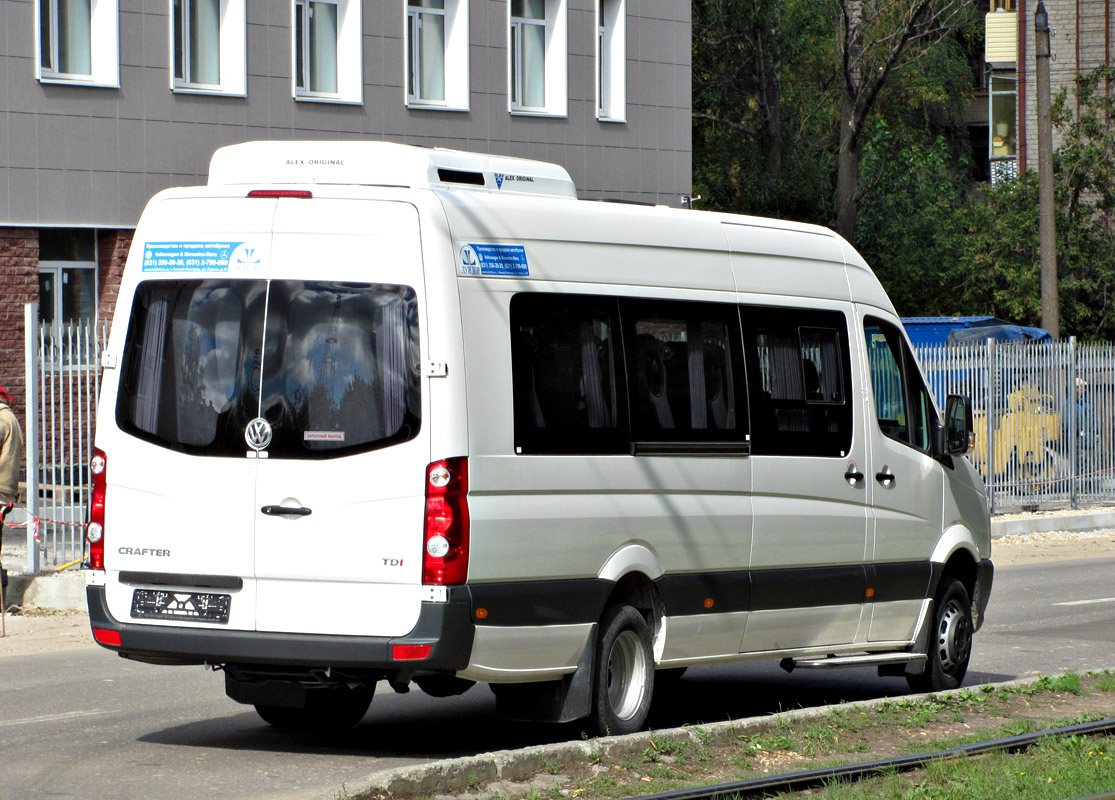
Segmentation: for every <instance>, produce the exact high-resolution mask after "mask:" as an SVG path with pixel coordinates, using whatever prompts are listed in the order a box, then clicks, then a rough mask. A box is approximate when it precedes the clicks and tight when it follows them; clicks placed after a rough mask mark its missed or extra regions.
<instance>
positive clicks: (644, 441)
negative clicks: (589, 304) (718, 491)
mask: <svg viewBox="0 0 1115 800" xmlns="http://www.w3.org/2000/svg"><path fill="white" fill-rule="evenodd" d="M655 318H657V319H660V320H671V321H684V322H685V323H686V326H687V337H686V338H687V347H686V350H687V353H686V355H687V360H686V364H685V367H684V370H680V369H676V370H675V374H674V376H673V377H674V378H677V377H678V375H677V373H678V372H682V371H683V372H684V373H685V379H686V381H687V382H689V386H688V389H689V391H687V392H683V394H684V395H685V397H686V398H687V399H688V401H689V403H688V407H687V408H684V409H683V408H681V407H676V408H675V407H673V406H671V412H670V413H671V416H674V421H673V427H672V428H665V427H654V426H645V425H644V423H643V420H642V414H641V413H640V412H639V410H638V400H639V397H640V394H641V387H640V385H639V378H640V375H639V373H640V370H641V364H640V363H639V359H640V358H641V357H642V354H641V353H640V344H639V338H640V337H639V334H638V330H637V326H638V325H639V323H640V322H643V323H645V322H648V321H649V320H651V319H655ZM620 320H621V327H620V330H621V333H622V337H623V353H624V354H625V359H624V362H625V372H626V380H627V397H628V398H629V404H630V413H629V418H630V424H631V441H632V446H633V450H634V452H635V454H636V455H639V454H646V453H655V452H701V451H705V450H708V449H710V448H713V449H716V450H718V451H721V452H725V453H727V452H737V453H741V452H746V443H747V442H748V441H749V436H750V426H749V415H748V403H747V389H746V380H745V377H744V376H745V371H746V370H745V367H744V362H743V340H742V335H741V329H740V318H739V308H738V306H737V305H736V304H735V303H723V302H700V301H688V300H667V299H649V298H631V297H624V298H621V299H620ZM693 323H697V324H701V325H703V324H705V323H711V324H723V325H724V326H725V327H724V332H725V335H726V337H727V339H728V348H729V349H728V353H727V360H726V362H725V366H726V367H727V369H726V370H724V373H723V374H724V375H725V376H726V377H727V378H728V379H729V381H730V382H729V383H726V384H725V386H724V389H725V391H726V393H727V394H728V395H730V397H731V401H732V402H731V410H730V415H731V417H732V425H731V426H730V427H723V428H718V427H715V426H709V425H708V423H707V420H706V425H705V427H703V428H695V427H693V423H692V419H693V414H694V409H693V408H692V401H693V396H692V389H693V384H692V380H693V377H694V376H693V375H692V368H693V364H692V361H691V360H690V359H691V356H692V350H691V349H690V348H689V347H688V345H689V342H688V333H689V331H688V328H689V326H690V325H691V324H693ZM702 367H703V365H702ZM702 377H705V378H706V379H707V375H703V376H702ZM706 385H707V384H706ZM703 388H704V387H702V389H703ZM666 399H667V402H668V398H666ZM685 411H688V412H689V414H690V421H689V424H688V425H686V424H685V421H684V412H685ZM700 414H707V398H706V408H705V409H702V410H701V412H700Z"/></svg>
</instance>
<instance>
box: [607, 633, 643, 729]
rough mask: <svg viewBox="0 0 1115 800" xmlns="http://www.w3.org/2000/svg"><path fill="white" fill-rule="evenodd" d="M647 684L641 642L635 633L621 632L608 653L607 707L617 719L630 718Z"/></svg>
mask: <svg viewBox="0 0 1115 800" xmlns="http://www.w3.org/2000/svg"><path fill="white" fill-rule="evenodd" d="M646 685H647V665H646V661H645V660H644V659H643V657H642V642H641V641H640V639H639V636H638V634H636V633H635V632H634V631H629V630H628V631H623V632H622V633H621V634H620V635H619V636H617V637H616V640H615V642H613V643H612V649H611V651H610V652H609V653H608V705H610V706H611V707H612V713H614V714H615V715H616V717H617V718H619V719H630V718H631V717H633V716H634V715H635V713H636V712H637V711H638V710H639V706H640V704H641V703H642V699H643V693H644V692H645V691H646Z"/></svg>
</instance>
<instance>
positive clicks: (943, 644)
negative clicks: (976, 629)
mask: <svg viewBox="0 0 1115 800" xmlns="http://www.w3.org/2000/svg"><path fill="white" fill-rule="evenodd" d="M971 650H972V623H971V620H969V619H968V615H967V614H966V613H965V612H964V609H963V607H961V605H960V603H958V602H957V601H956V600H951V601H950V602H949V604H948V605H947V606H945V609H944V611H943V612H942V613H941V624H940V626H939V627H938V628H937V652H938V654H939V658H940V661H941V669H942V670H944V671H945V672H952V671H953V670H956V669H957V668H959V667H962V666H963V665H964V664H967V663H968V655H969V654H970V653H971Z"/></svg>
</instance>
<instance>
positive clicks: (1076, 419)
mask: <svg viewBox="0 0 1115 800" xmlns="http://www.w3.org/2000/svg"><path fill="white" fill-rule="evenodd" d="M917 356H918V360H919V361H920V362H921V364H922V368H923V369H924V370H925V373H926V377H927V379H928V381H929V384H930V388H931V389H932V391H933V393H934V395H935V396H936V398H937V402H938V405H940V406H942V407H943V406H944V402H945V397H946V395H948V394H964V395H968V396H969V397H971V398H972V410H973V416H974V422H975V429H976V444H975V448H974V449H973V450H972V451H971V452H970V453H969V456H968V457H969V458H970V459H971V460H972V463H974V464H975V465H976V468H977V469H979V471H980V473H981V474H982V475H983V476H984V480H985V481H986V482H987V486H988V501H989V503H990V505H991V510H992V511H993V512H994V511H1007V510H1011V509H1029V508H1034V507H1041V506H1056V505H1071V506H1076V505H1078V504H1080V503H1098V502H1105V501H1112V500H1115V348H1113V347H1112V345H1108V344H1088V345H1078V344H1077V343H1076V341H1075V340H1073V339H1070V340H1069V341H1067V342H1056V343H1047V344H1025V345H1018V344H996V343H995V342H986V343H983V344H978V345H943V346H930V347H920V348H917Z"/></svg>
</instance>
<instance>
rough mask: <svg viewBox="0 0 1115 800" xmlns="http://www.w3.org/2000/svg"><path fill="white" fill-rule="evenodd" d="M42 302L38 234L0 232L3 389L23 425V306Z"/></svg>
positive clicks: (28, 230) (0, 370) (0, 377)
mask: <svg viewBox="0 0 1115 800" xmlns="http://www.w3.org/2000/svg"><path fill="white" fill-rule="evenodd" d="M38 299H39V233H38V231H37V230H34V229H31V228H0V385H2V386H4V388H6V389H7V390H8V392H9V394H11V396H12V401H13V402H12V408H13V410H14V411H15V413H16V416H18V417H19V419H20V421H21V422H22V421H23V420H24V418H25V416H26V414H25V411H26V409H25V407H24V406H25V398H26V390H25V386H24V378H25V374H26V373H25V370H24V358H23V348H24V340H23V306H24V304H25V303H33V302H36V301H38Z"/></svg>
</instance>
